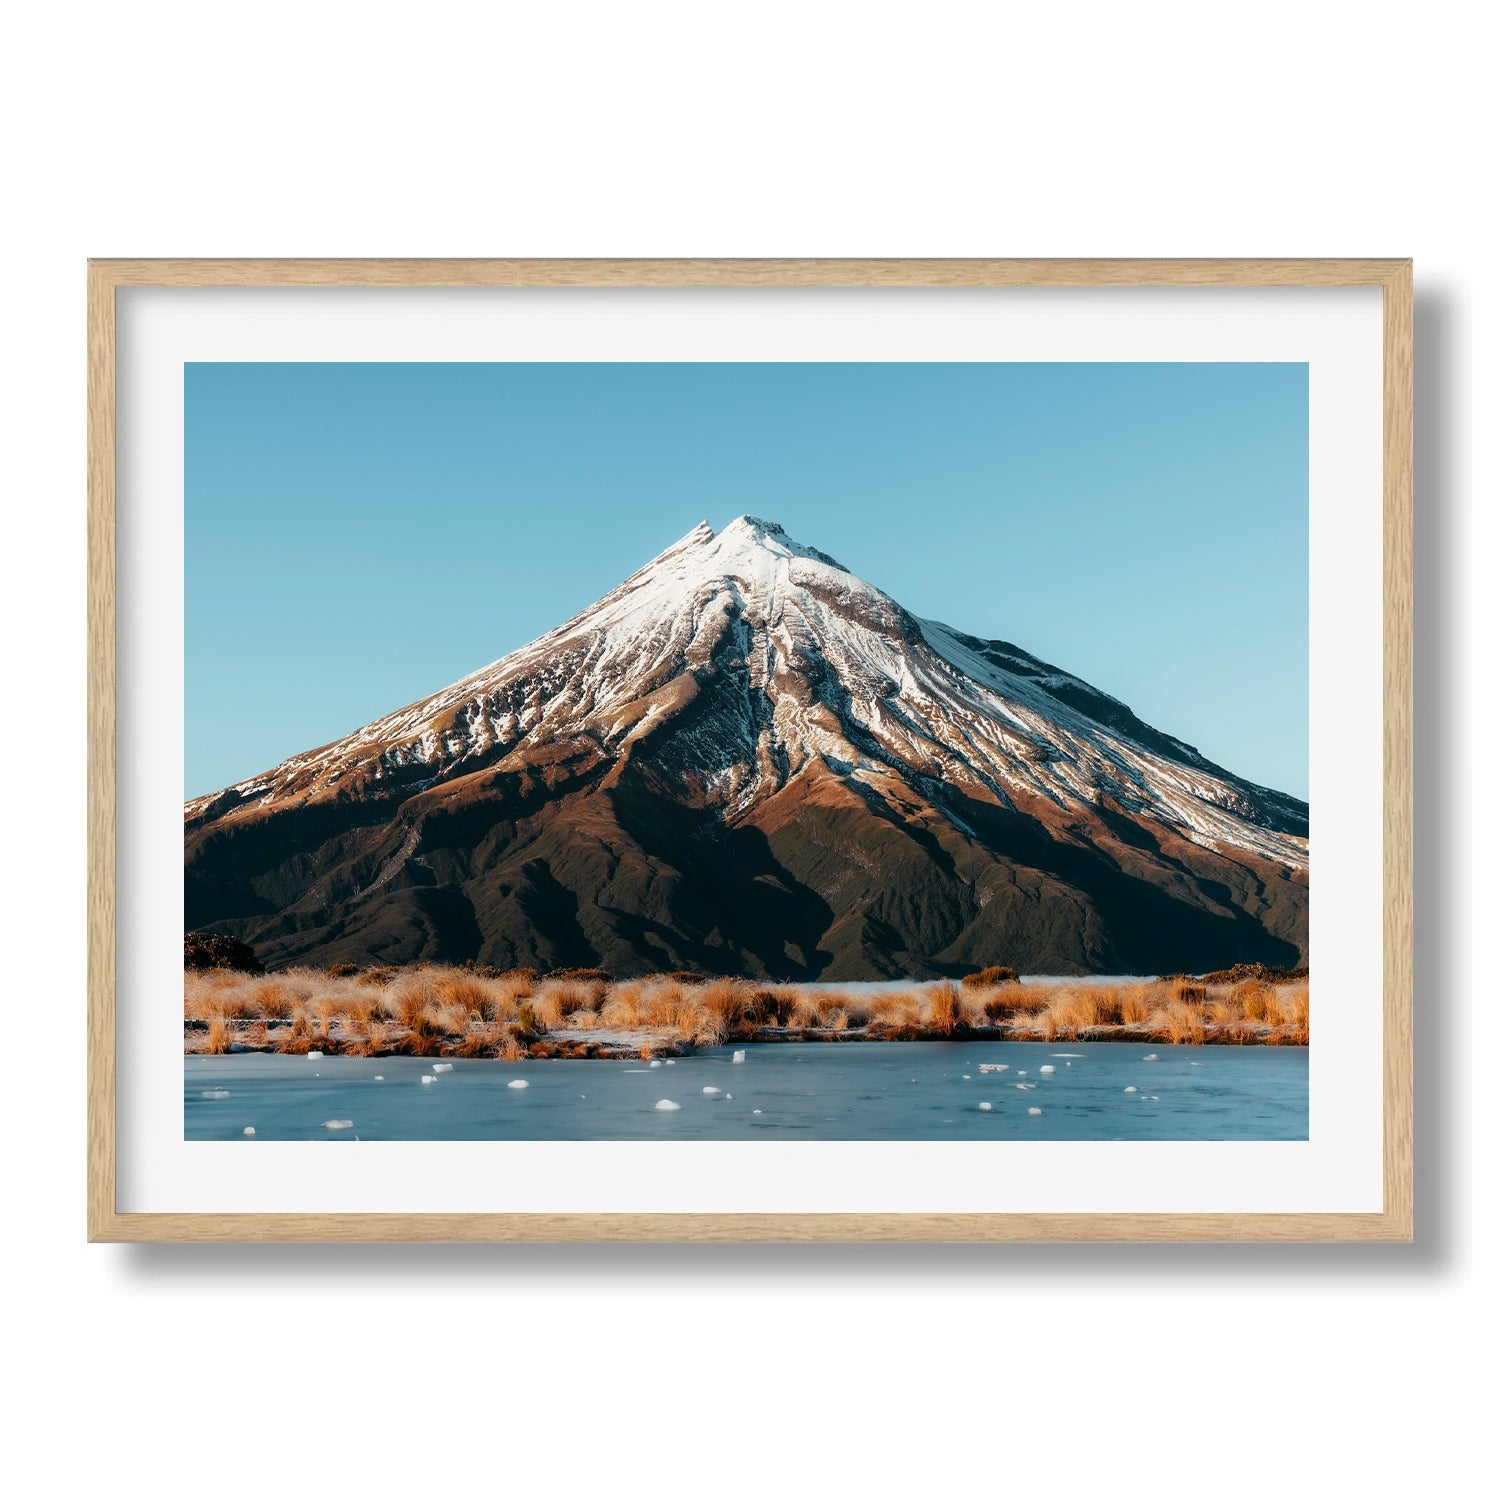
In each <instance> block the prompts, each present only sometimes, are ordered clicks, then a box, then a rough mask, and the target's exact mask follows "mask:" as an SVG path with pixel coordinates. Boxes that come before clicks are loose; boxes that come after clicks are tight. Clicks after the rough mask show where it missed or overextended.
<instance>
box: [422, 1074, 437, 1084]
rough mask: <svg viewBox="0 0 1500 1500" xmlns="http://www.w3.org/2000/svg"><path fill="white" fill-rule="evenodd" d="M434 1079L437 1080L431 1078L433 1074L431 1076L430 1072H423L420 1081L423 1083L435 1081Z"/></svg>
mask: <svg viewBox="0 0 1500 1500" xmlns="http://www.w3.org/2000/svg"><path fill="white" fill-rule="evenodd" d="M436 1081H437V1080H436V1079H435V1078H433V1076H432V1074H431V1073H424V1074H423V1075H422V1082H423V1083H435V1082H436Z"/></svg>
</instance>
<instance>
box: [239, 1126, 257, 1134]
mask: <svg viewBox="0 0 1500 1500" xmlns="http://www.w3.org/2000/svg"><path fill="white" fill-rule="evenodd" d="M240 1134H241V1135H254V1134H255V1126H253V1125H247V1126H245V1128H244V1129H243V1130H242V1131H240Z"/></svg>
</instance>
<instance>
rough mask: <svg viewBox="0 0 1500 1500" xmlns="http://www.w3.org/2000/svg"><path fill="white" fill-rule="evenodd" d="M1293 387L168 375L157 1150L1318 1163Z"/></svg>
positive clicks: (1003, 373) (1304, 473)
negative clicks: (771, 1150)
mask: <svg viewBox="0 0 1500 1500" xmlns="http://www.w3.org/2000/svg"><path fill="white" fill-rule="evenodd" d="M1307 368H1308V367H1307V366H1306V365H1305V364H1295V363H1271V362H1268V363H1212V364H1208V363H1197V364H1194V363H1161V364H1132V363H1045V364H1008V363H981V362H973V363H931V364H926V363H567V362H558V363H537V364H521V363H452V364H421V363H405V364H390V363H339V364H320V363H194V364H189V365H188V366H187V367H186V372H185V441H186V449H185V478H186V485H185V494H186V579H185V588H186V592H185V630H186V663H185V667H186V704H185V710H186V713H185V723H186V743H185V777H186V783H185V786H184V798H185V800H184V805H183V816H184V856H185V864H184V878H185V888H184V927H185V934H184V965H185V967H184V1020H183V1049H184V1130H185V1136H186V1138H187V1139H188V1140H193V1141H198V1140H214V1141H230V1140H237V1141H245V1142H247V1143H252V1142H257V1141H265V1140H271V1141H300V1142H307V1141H323V1142H334V1141H341V1142H356V1141H359V1142H365V1141H381V1140H384V1141H392V1140H401V1141H485V1140H495V1141H505V1140H511V1141H522V1140H530V1141H536V1140H555V1141H622V1140H623V1141H641V1142H653V1141H682V1140H733V1141H746V1142H753V1141H865V1140H868V1141H878V1140H887V1141H947V1140H951V1141H1010V1142H1025V1141H1118V1140H1124V1141H1192V1140H1201V1141H1262V1140H1292V1141H1296V1140H1306V1139H1308V1056H1309V1051H1308V1048H1309V979H1308V921H1309V854H1308V803H1307V796H1308V791H1307V784H1308V375H1307ZM173 1025H174V1026H175V1022H174V1023H173Z"/></svg>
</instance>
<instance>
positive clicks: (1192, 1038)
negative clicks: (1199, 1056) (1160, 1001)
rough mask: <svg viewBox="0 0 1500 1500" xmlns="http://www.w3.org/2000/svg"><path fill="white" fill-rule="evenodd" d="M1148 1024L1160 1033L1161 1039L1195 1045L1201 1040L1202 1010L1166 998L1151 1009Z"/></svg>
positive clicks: (1179, 1043) (1176, 1043) (1178, 1044)
mask: <svg viewBox="0 0 1500 1500" xmlns="http://www.w3.org/2000/svg"><path fill="white" fill-rule="evenodd" d="M1148 1024H1149V1025H1150V1026H1151V1027H1152V1029H1153V1030H1155V1031H1156V1032H1158V1033H1159V1034H1160V1035H1161V1037H1162V1040H1163V1041H1167V1042H1172V1043H1174V1044H1175V1045H1177V1046H1182V1045H1184V1044H1189V1043H1190V1044H1191V1045H1193V1046H1195V1047H1196V1046H1200V1045H1201V1044H1202V1042H1203V1036H1204V1024H1203V1012H1202V1011H1201V1010H1197V1009H1195V1008H1194V1007H1193V1006H1191V1005H1187V1004H1185V1003H1184V1002H1183V1001H1181V1000H1168V1001H1167V1003H1166V1004H1165V1005H1162V1006H1160V1007H1158V1008H1157V1009H1156V1010H1154V1011H1152V1012H1151V1015H1150V1018H1149V1023H1148Z"/></svg>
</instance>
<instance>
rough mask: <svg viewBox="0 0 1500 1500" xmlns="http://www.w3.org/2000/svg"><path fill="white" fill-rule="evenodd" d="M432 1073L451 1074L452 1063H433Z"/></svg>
mask: <svg viewBox="0 0 1500 1500" xmlns="http://www.w3.org/2000/svg"><path fill="white" fill-rule="evenodd" d="M432 1071H433V1072H434V1073H451V1072H452V1071H453V1064H452V1063H433V1065H432Z"/></svg>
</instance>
